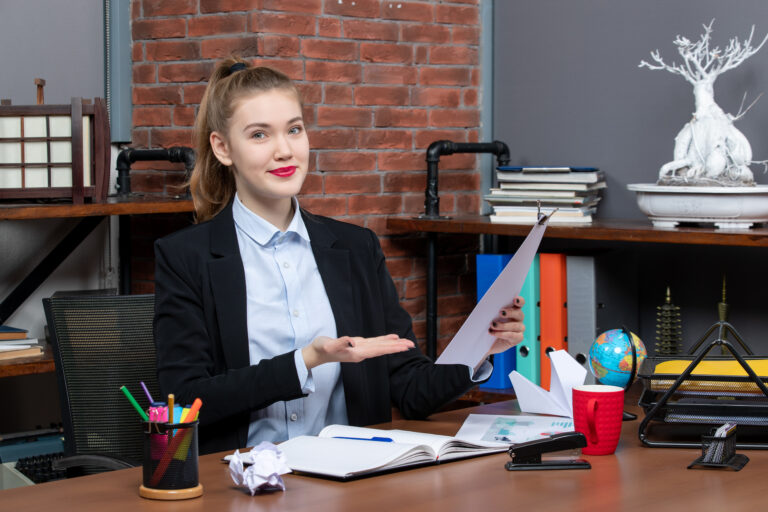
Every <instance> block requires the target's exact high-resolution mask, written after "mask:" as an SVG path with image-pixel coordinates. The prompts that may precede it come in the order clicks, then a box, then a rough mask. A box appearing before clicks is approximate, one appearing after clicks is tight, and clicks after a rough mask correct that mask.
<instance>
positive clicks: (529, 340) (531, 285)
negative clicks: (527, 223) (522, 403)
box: [515, 254, 540, 384]
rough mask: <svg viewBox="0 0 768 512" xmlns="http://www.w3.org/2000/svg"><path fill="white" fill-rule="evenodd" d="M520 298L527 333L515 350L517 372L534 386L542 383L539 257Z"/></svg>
mask: <svg viewBox="0 0 768 512" xmlns="http://www.w3.org/2000/svg"><path fill="white" fill-rule="evenodd" d="M520 296H521V297H522V298H523V299H524V300H525V304H524V305H523V315H524V319H523V323H524V324H525V332H524V333H523V341H522V342H521V343H520V344H519V345H518V346H517V347H516V348H515V355H516V363H517V371H518V372H520V374H521V375H522V376H523V377H525V378H526V379H528V380H530V381H531V382H533V383H534V384H538V383H539V382H540V370H539V366H540V362H539V328H540V325H539V255H538V254H537V255H536V257H535V258H534V259H533V263H532V264H531V269H530V270H529V271H528V275H527V276H526V277H525V281H524V282H523V288H522V289H521V290H520Z"/></svg>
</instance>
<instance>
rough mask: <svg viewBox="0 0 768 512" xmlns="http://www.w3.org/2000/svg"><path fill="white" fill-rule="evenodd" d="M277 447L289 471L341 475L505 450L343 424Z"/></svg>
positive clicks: (493, 445) (480, 443) (492, 445)
mask: <svg viewBox="0 0 768 512" xmlns="http://www.w3.org/2000/svg"><path fill="white" fill-rule="evenodd" d="M279 447H280V449H281V450H282V451H283V452H284V453H285V455H286V459H287V462H288V466H289V467H290V468H291V469H292V470H294V471H299V472H303V473H311V474H316V475H323V476H329V477H334V478H342V479H343V478H352V477H356V476H361V475H366V474H370V473H377V472H381V471H387V470H390V469H395V468H402V467H406V466H415V465H424V464H436V463H438V462H444V461H448V460H454V459H462V458H466V457H474V456H477V455H484V454H487V453H496V452H503V451H506V450H507V449H509V446H508V445H507V444H499V443H489V442H484V441H463V440H459V439H456V438H454V437H449V436H440V435H436V434H424V433H420V432H410V431H407V430H377V429H373V428H365V427H350V426H346V425H329V426H327V427H325V428H324V429H323V430H321V431H320V433H319V434H318V435H317V436H299V437H294V438H293V439H289V440H288V441H285V442H284V443H281V444H280V445H279Z"/></svg>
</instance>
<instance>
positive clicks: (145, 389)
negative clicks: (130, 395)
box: [139, 381, 154, 403]
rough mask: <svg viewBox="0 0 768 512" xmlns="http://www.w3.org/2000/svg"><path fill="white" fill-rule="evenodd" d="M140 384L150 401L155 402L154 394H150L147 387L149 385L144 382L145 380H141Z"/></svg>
mask: <svg viewBox="0 0 768 512" xmlns="http://www.w3.org/2000/svg"><path fill="white" fill-rule="evenodd" d="M139 384H141V389H143V390H144V393H146V395H147V398H148V399H149V403H152V402H154V400H153V399H152V395H150V394H149V390H148V389H147V385H146V384H144V381H141V382H139Z"/></svg>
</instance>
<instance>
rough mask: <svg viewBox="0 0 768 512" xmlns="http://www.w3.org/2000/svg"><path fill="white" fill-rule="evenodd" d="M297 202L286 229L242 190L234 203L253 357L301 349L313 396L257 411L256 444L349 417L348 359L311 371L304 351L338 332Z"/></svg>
mask: <svg viewBox="0 0 768 512" xmlns="http://www.w3.org/2000/svg"><path fill="white" fill-rule="evenodd" d="M293 201H294V208H295V212H296V213H295V214H294V216H293V219H291V223H290V224H289V226H288V229H286V231H285V232H282V231H280V229H278V228H277V227H275V226H273V225H272V224H270V223H269V222H267V221H266V220H264V219H262V218H261V217H259V216H258V215H256V214H255V213H253V212H252V211H250V210H249V209H248V208H246V207H245V205H243V203H242V202H241V201H240V198H239V197H238V196H237V195H235V200H234V204H233V206H232V215H233V217H234V220H235V229H236V231H237V242H238V245H239V247H240V255H241V257H242V260H243V267H244V269H245V290H246V298H247V305H246V307H247V315H248V353H249V355H250V364H251V365H255V364H257V363H258V362H259V361H261V360H262V359H268V358H272V357H274V356H277V355H280V354H285V353H287V352H290V351H294V362H295V364H296V372H297V374H298V377H299V384H300V385H301V390H302V392H304V393H306V394H307V395H308V396H306V397H304V398H298V399H296V400H290V401H288V402H285V401H282V402H275V403H274V404H271V405H269V406H267V407H265V408H263V409H260V410H258V411H254V412H252V413H251V423H250V425H249V427H248V446H256V445H257V444H259V443H260V442H261V441H271V442H275V443H276V442H280V441H285V440H286V439H289V438H292V437H296V436H300V435H316V434H318V433H319V432H320V430H321V429H322V428H323V427H325V426H326V425H331V424H342V425H346V424H347V423H348V420H347V406H346V402H345V397H344V387H343V385H342V381H341V364H340V363H325V364H322V365H320V366H316V367H315V368H313V369H312V370H311V371H309V370H307V367H306V365H305V364H304V358H303V357H302V356H301V349H302V348H303V347H305V346H307V345H308V344H310V343H311V342H312V340H314V339H315V338H316V337H318V336H328V337H331V338H336V337H337V333H336V321H335V319H334V317H333V311H332V310H331V304H330V302H329V301H328V294H327V293H326V292H325V286H324V285H323V281H322V279H321V277H320V271H319V270H318V268H317V263H316V262H315V255H314V253H313V252H312V247H311V246H310V243H309V234H308V233H307V228H306V226H305V225H304V220H303V219H302V218H301V212H300V211H299V203H298V201H297V200H296V199H295V198H294V199H293ZM492 370H493V366H492V365H491V364H490V363H489V362H488V361H485V362H484V363H483V364H482V365H481V366H480V368H478V370H477V371H473V370H472V368H468V371H469V374H470V378H471V379H472V380H474V381H476V382H478V381H482V380H485V379H487V378H488V376H489V375H490V374H491V371H492ZM473 374H474V375H473Z"/></svg>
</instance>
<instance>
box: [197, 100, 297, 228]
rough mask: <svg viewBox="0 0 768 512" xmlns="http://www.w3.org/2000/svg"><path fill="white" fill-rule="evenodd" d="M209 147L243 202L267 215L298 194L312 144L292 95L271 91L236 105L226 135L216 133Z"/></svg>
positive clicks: (238, 102)
mask: <svg viewBox="0 0 768 512" xmlns="http://www.w3.org/2000/svg"><path fill="white" fill-rule="evenodd" d="M210 140H211V146H212V147H213V150H214V153H215V154H216V157H217V158H218V159H219V161H220V162H221V163H222V164H224V165H227V166H230V167H231V168H232V170H233V172H234V175H235V183H236V185H237V192H238V196H239V197H240V200H241V201H242V202H243V204H245V206H246V207H248V208H249V209H251V210H252V211H254V212H256V213H259V214H263V213H265V212H266V211H269V210H274V209H275V208H277V207H279V206H280V205H283V206H285V202H286V201H287V202H289V203H290V200H291V198H292V197H293V196H294V195H296V194H298V192H299V190H300V189H301V186H302V184H303V183H304V178H305V177H306V175H307V168H308V165H309V139H308V138H307V133H306V131H305V129H304V121H303V118H302V114H301V105H300V104H299V101H298V99H297V98H296V95H295V93H294V92H293V91H290V90H283V89H272V90H270V91H266V92H258V93H255V94H252V95H249V96H245V97H243V98H241V99H240V100H238V101H237V102H236V103H235V109H234V113H233V115H232V118H231V119H230V120H229V126H228V130H227V133H226V134H220V133H218V132H213V133H212V134H211V139H210Z"/></svg>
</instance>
